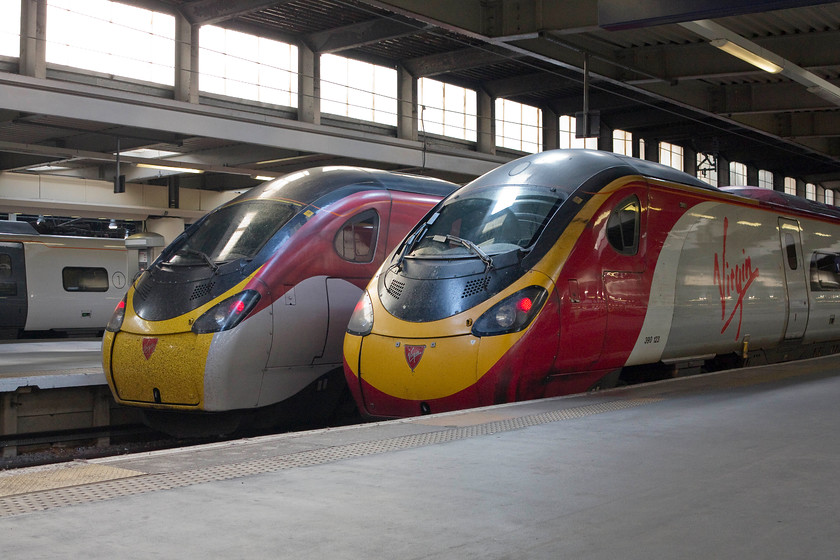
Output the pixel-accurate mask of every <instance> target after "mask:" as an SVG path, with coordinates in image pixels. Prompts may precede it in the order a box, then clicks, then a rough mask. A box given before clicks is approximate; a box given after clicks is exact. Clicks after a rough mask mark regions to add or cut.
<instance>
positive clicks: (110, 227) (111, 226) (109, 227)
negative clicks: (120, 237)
mask: <svg viewBox="0 0 840 560" xmlns="http://www.w3.org/2000/svg"><path fill="white" fill-rule="evenodd" d="M108 229H117V220H114V219H112V220H111V223H109V224H108Z"/></svg>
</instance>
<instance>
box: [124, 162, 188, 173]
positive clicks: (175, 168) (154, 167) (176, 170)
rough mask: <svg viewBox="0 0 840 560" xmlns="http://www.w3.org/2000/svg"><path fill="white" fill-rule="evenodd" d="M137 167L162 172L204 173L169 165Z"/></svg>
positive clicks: (139, 164) (151, 164)
mask: <svg viewBox="0 0 840 560" xmlns="http://www.w3.org/2000/svg"><path fill="white" fill-rule="evenodd" d="M137 167H144V168H146V169H160V170H161V171H174V172H176V173H204V171H203V170H201V169H193V168H191V167H171V166H168V165H156V164H153V163H138V164H137Z"/></svg>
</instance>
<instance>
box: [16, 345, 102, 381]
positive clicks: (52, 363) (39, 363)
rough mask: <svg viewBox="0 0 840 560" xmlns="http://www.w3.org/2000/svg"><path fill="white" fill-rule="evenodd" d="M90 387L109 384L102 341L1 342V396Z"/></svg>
mask: <svg viewBox="0 0 840 560" xmlns="http://www.w3.org/2000/svg"><path fill="white" fill-rule="evenodd" d="M89 385H105V375H104V374H103V372H102V341H100V340H78V339H67V340H50V341H37V342H34V341H27V342H3V343H0V393H6V392H10V391H14V390H16V389H18V388H20V387H38V388H39V389H56V388H62V387H84V386H89Z"/></svg>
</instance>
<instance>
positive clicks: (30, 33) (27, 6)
mask: <svg viewBox="0 0 840 560" xmlns="http://www.w3.org/2000/svg"><path fill="white" fill-rule="evenodd" d="M19 63H20V66H19V68H18V72H19V73H20V74H22V75H24V76H32V77H33V78H46V77H47V0H20V59H19Z"/></svg>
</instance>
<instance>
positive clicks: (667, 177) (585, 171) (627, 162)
mask: <svg viewBox="0 0 840 560" xmlns="http://www.w3.org/2000/svg"><path fill="white" fill-rule="evenodd" d="M604 172H611V173H612V174H614V175H616V174H625V175H641V176H643V177H650V178H654V179H661V180H663V181H669V182H674V183H680V184H683V185H690V186H692V187H699V188H703V189H708V190H711V191H716V192H719V189H717V188H716V187H713V186H711V185H709V184H708V183H706V182H704V181H701V180H700V179H698V178H696V177H694V176H692V175H689V174H688V173H684V172H682V171H679V170H677V169H674V168H673V167H668V166H667V165H662V164H661V163H655V162H652V161H646V160H642V159H637V158H633V157H629V156H624V155H621V154H615V153H612V152H605V151H601V150H579V149H572V150H548V151H545V152H540V153H537V154H533V155H530V156H525V157H523V158H519V159H516V160H514V161H511V162H509V163H506V164H504V165H502V166H500V167H497V168H496V169H494V170H493V171H490V172H488V173H485V174H484V175H482V176H481V177H479V178H478V179H476V180H475V181H473V182H472V183H470V185H481V184H488V185H493V184H509V183H511V182H512V181H515V182H516V183H527V184H533V185H544V186H551V187H560V188H562V189H563V190H566V191H568V193H570V194H571V192H573V191H574V190H576V189H577V188H578V187H580V186H581V185H584V184H585V183H587V182H588V181H589V180H590V179H592V178H593V177H595V176H596V175H600V174H602V173H604Z"/></svg>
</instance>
